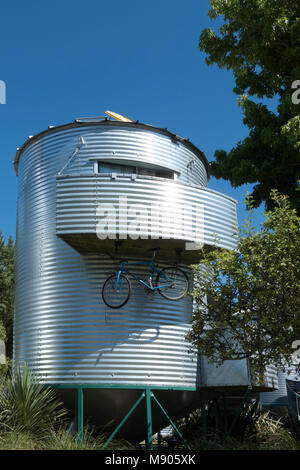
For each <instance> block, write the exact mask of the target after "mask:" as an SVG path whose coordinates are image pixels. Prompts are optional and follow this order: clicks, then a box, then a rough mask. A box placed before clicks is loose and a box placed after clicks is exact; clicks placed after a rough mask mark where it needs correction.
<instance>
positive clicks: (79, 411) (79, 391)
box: [77, 387, 83, 442]
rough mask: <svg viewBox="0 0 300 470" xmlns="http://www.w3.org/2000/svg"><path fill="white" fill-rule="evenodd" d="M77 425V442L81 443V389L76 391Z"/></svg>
mask: <svg viewBox="0 0 300 470" xmlns="http://www.w3.org/2000/svg"><path fill="white" fill-rule="evenodd" d="M77 425H78V440H79V441H80V442H82V441H83V388H81V387H79V388H78V389H77Z"/></svg>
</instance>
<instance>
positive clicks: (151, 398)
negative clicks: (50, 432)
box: [49, 384, 202, 450]
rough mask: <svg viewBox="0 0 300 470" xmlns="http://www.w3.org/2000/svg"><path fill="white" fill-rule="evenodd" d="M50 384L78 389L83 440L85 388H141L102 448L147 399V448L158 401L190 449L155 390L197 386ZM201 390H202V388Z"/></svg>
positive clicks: (193, 389) (62, 387) (194, 390)
mask: <svg viewBox="0 0 300 470" xmlns="http://www.w3.org/2000/svg"><path fill="white" fill-rule="evenodd" d="M49 386H51V387H53V388H56V389H61V390H62V389H76V390H77V423H78V439H79V440H80V441H83V429H84V390H85V389H91V388H93V389H119V390H122V389H123V390H125V389H127V390H128V389H131V390H141V391H142V393H141V395H140V396H139V398H138V399H137V400H136V402H135V403H134V404H133V406H132V407H131V408H130V410H129V411H128V413H127V414H126V415H125V416H124V418H123V419H122V420H121V422H120V423H119V424H118V426H117V427H116V428H115V430H114V431H113V432H112V433H111V434H110V436H109V437H108V439H107V440H106V442H105V443H104V445H103V446H102V448H101V449H105V448H106V447H107V446H108V444H109V443H110V442H111V441H112V439H113V438H114V437H115V436H116V434H117V433H118V431H119V430H120V429H121V427H122V426H123V425H124V424H125V422H126V421H127V420H128V418H129V417H130V416H131V415H132V413H133V412H134V410H135V409H136V408H137V407H138V406H139V404H140V403H141V402H142V401H143V400H146V419H147V420H146V423H147V428H146V448H147V450H152V449H153V441H152V434H153V432H152V403H153V402H154V403H156V405H157V406H158V407H159V409H160V410H161V412H162V413H163V414H164V415H165V417H166V418H167V420H168V421H169V423H170V424H171V426H172V427H173V429H174V431H175V432H176V434H177V435H178V436H179V438H180V439H181V441H182V442H183V444H184V445H185V447H186V449H189V450H190V446H189V445H188V443H187V442H186V441H185V440H184V438H183V436H182V434H181V432H180V431H179V429H178V428H177V426H176V424H175V423H174V422H173V421H172V419H171V418H170V416H169V415H168V413H167V412H166V410H165V409H164V407H163V406H162V404H161V403H160V402H159V401H158V399H157V397H156V396H155V394H154V391H155V390H166V391H189V392H196V391H198V390H199V389H198V388H196V387H169V386H165V387H163V386H153V387H147V386H143V385H134V386H133V385H116V384H49ZM200 392H201V390H200ZM200 405H202V393H200Z"/></svg>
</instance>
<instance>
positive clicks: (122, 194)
mask: <svg viewBox="0 0 300 470" xmlns="http://www.w3.org/2000/svg"><path fill="white" fill-rule="evenodd" d="M56 233H57V235H58V236H60V237H61V238H62V239H64V240H65V241H66V242H67V243H69V244H70V245H71V246H73V247H74V248H76V249H77V250H78V251H80V252H82V253H91V252H99V253H103V254H105V253H106V254H111V255H114V254H116V253H117V255H121V256H124V255H126V256H129V255H130V256H139V257H141V256H145V254H146V252H147V250H148V249H150V248H153V247H156V246H159V247H160V252H159V257H160V258H161V259H170V260H174V258H175V259H177V260H178V261H179V262H182V263H185V264H191V263H196V262H197V261H198V260H199V252H200V249H201V248H202V247H203V245H205V246H218V247H221V248H227V249H234V248H235V247H236V242H237V218H236V203H235V201H234V200H233V199H231V198H229V197H227V196H224V195H222V194H220V193H217V192H215V191H212V190H210V189H208V188H206V187H200V186H199V187H197V186H190V185H186V184H182V183H179V182H178V181H173V180H167V179H164V178H158V177H152V176H144V175H128V176H127V175H125V176H123V175H122V176H120V175H116V174H110V175H107V174H92V175H84V176H80V175H76V176H74V175H63V176H60V175H59V176H57V193H56ZM148 255H149V253H148Z"/></svg>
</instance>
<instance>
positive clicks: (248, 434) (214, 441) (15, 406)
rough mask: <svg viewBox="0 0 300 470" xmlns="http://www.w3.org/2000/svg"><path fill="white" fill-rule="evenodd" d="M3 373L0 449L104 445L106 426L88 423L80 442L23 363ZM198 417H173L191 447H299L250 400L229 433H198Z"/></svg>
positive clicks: (113, 446) (120, 443) (119, 444)
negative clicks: (205, 436) (10, 373)
mask: <svg viewBox="0 0 300 470" xmlns="http://www.w3.org/2000/svg"><path fill="white" fill-rule="evenodd" d="M5 378H6V380H5V381H2V384H0V450H100V449H101V448H102V446H103V444H104V443H105V442H106V439H107V438H108V433H107V432H106V429H105V428H102V429H101V430H100V431H96V430H95V429H94V428H92V427H90V426H88V425H87V426H86V427H85V431H84V436H83V440H82V441H81V442H80V441H79V439H78V436H77V434H76V433H71V432H70V431H69V430H68V428H69V425H68V418H67V411H66V410H65V409H64V408H63V404H62V403H61V401H60V400H59V399H58V396H57V394H56V391H55V390H53V389H51V388H50V387H47V388H44V387H43V386H42V385H40V384H38V383H37V381H36V380H35V378H34V376H33V375H32V373H31V372H30V370H29V369H28V368H27V367H26V365H25V366H24V368H23V371H22V373H21V371H20V370H18V371H17V372H16V374H15V376H14V378H13V379H12V378H11V377H7V375H6V377H5ZM181 421H182V420H181ZM200 423H201V419H200V414H199V411H198V412H197V411H195V412H193V413H191V415H190V419H189V420H188V421H186V420H184V421H183V422H180V420H179V422H178V423H177V425H178V426H179V428H180V429H181V431H182V433H183V435H184V438H185V440H186V441H187V442H188V443H189V445H190V447H191V449H192V450H300V440H299V436H298V437H297V436H295V433H294V434H293V433H292V431H291V430H290V429H289V428H288V426H287V425H286V424H284V423H283V422H282V420H281V419H280V418H277V417H275V416H274V415H272V414H271V413H270V412H263V411H262V410H261V409H259V408H258V407H256V406H253V405H251V406H248V408H247V407H245V410H244V411H243V413H242V414H241V416H240V418H239V422H238V423H237V434H236V435H235V436H233V437H228V436H225V435H224V434H222V433H221V432H216V431H215V429H213V428H211V429H208V436H209V437H208V439H202V438H201V426H200ZM171 445H172V444H171V443H170V446H171ZM174 445H175V447H176V448H178V449H179V448H180V449H181V448H182V449H183V447H182V443H181V442H173V446H174ZM139 448H140V447H139V446H134V445H133V444H131V443H129V442H128V441H126V440H124V439H114V440H113V441H112V442H111V443H110V444H109V446H107V447H106V450H132V451H134V450H138V449H139ZM167 448H168V447H165V445H164V449H167ZM170 448H172V447H170Z"/></svg>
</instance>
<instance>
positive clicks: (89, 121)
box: [13, 118, 210, 177]
mask: <svg viewBox="0 0 300 470" xmlns="http://www.w3.org/2000/svg"><path fill="white" fill-rule="evenodd" d="M96 119H98V118H78V119H75V121H74V122H70V123H68V124H62V125H59V126H49V127H48V129H45V130H44V131H42V132H39V133H38V134H36V135H34V136H29V137H28V139H27V140H26V142H25V143H24V144H23V145H22V146H21V147H19V148H17V153H16V156H15V159H14V162H13V163H14V167H15V171H16V174H18V164H19V161H20V158H21V154H22V152H23V151H24V150H25V149H26V148H27V147H28V146H29V145H30V144H32V143H33V142H35V141H37V140H38V139H40V138H42V137H44V136H45V135H49V134H53V133H56V132H59V131H64V130H67V129H71V128H74V127H89V126H91V127H93V126H95V125H96V126H105V125H106V126H107V125H109V126H116V127H133V128H138V129H146V130H150V131H152V132H157V133H160V134H163V135H166V136H167V137H169V138H170V139H172V140H173V141H178V142H181V143H182V144H184V145H185V146H186V147H188V148H189V149H191V150H192V151H193V152H194V153H195V155H197V156H198V158H199V159H200V160H201V161H202V163H203V164H204V166H205V169H206V171H207V175H208V177H209V173H210V170H209V162H208V161H207V159H206V157H205V155H204V153H203V152H202V150H200V149H198V147H196V146H195V145H194V144H192V142H190V141H189V139H184V138H183V137H180V136H178V135H176V134H173V133H172V132H170V131H169V130H168V129H167V128H160V127H155V126H151V125H150V124H143V123H141V122H139V121H135V122H121V121H111V120H110V119H108V118H99V119H102V120H101V121H97V120H96Z"/></svg>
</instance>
